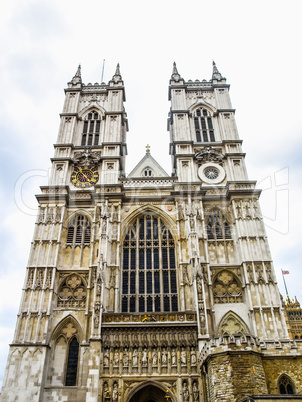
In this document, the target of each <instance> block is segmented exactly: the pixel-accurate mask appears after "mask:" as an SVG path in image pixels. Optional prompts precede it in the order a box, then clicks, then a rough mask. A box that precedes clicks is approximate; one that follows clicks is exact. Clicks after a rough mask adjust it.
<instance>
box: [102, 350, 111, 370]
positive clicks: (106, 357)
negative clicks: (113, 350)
mask: <svg viewBox="0 0 302 402" xmlns="http://www.w3.org/2000/svg"><path fill="white" fill-rule="evenodd" d="M109 356H110V355H109V349H108V348H106V349H105V352H104V358H103V364H104V367H109Z"/></svg>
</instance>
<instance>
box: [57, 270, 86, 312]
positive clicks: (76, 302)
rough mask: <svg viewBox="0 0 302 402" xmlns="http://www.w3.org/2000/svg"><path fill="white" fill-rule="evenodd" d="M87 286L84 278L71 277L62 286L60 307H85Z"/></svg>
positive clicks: (59, 300)
mask: <svg viewBox="0 0 302 402" xmlns="http://www.w3.org/2000/svg"><path fill="white" fill-rule="evenodd" d="M85 304H86V286H85V284H84V282H83V280H82V278H81V277H80V276H79V275H77V274H73V275H69V276H68V277H67V278H66V279H65V280H64V281H63V282H62V284H61V286H60V288H59V292H58V307H85Z"/></svg>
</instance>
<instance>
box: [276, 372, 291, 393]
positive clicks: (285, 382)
mask: <svg viewBox="0 0 302 402" xmlns="http://www.w3.org/2000/svg"><path fill="white" fill-rule="evenodd" d="M278 384H279V391H280V394H288V395H292V394H294V393H295V392H294V385H293V383H292V381H291V379H290V377H289V376H287V375H286V374H283V375H282V376H281V377H280V378H279V381H278Z"/></svg>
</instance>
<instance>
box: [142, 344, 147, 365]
mask: <svg viewBox="0 0 302 402" xmlns="http://www.w3.org/2000/svg"><path fill="white" fill-rule="evenodd" d="M142 363H143V366H147V364H148V352H147V348H145V349H144V350H143V355H142Z"/></svg>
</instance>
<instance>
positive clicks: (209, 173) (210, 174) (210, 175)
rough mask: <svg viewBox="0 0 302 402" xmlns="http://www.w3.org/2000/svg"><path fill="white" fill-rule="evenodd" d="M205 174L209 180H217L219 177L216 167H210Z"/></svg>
mask: <svg viewBox="0 0 302 402" xmlns="http://www.w3.org/2000/svg"><path fill="white" fill-rule="evenodd" d="M204 174H205V176H206V177H207V178H208V179H209V180H214V179H217V177H218V176H219V172H218V170H217V169H215V168H214V167H209V168H207V169H205V171H204Z"/></svg>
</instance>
